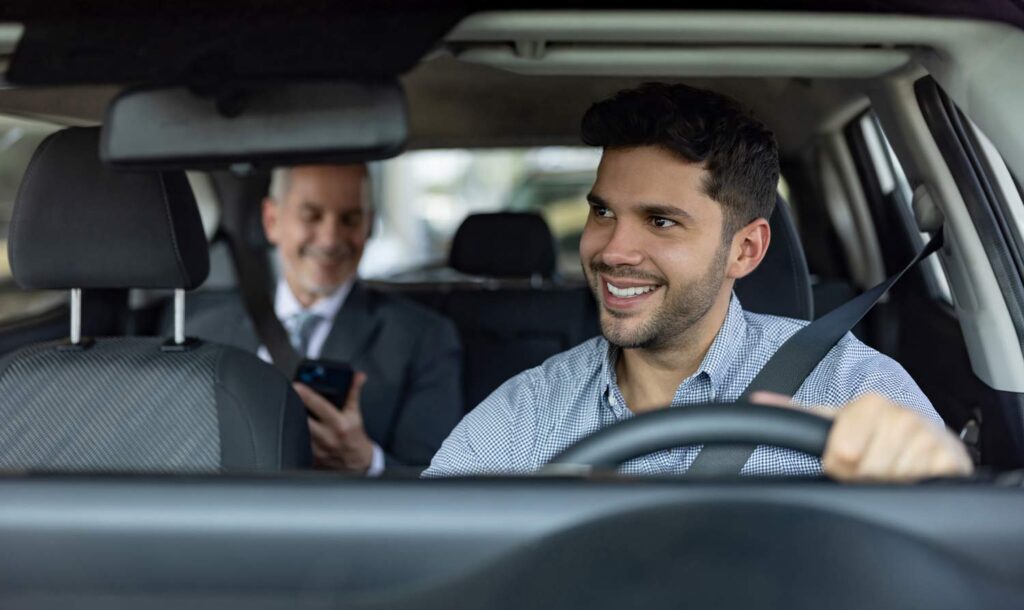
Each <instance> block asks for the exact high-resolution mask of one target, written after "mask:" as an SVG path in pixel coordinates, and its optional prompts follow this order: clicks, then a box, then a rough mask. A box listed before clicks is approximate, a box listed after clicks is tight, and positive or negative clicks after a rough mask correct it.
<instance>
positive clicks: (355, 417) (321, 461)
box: [292, 373, 373, 474]
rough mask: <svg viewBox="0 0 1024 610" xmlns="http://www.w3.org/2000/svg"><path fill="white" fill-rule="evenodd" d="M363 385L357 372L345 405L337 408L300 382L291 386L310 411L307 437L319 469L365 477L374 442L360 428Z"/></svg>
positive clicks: (361, 422)
mask: <svg viewBox="0 0 1024 610" xmlns="http://www.w3.org/2000/svg"><path fill="white" fill-rule="evenodd" d="M364 383H366V375H365V374H364V373H356V374H355V377H354V378H353V380H352V387H351V388H350V389H349V392H348V396H347V397H346V398H345V405H344V406H343V407H342V408H341V409H338V408H337V407H335V406H334V405H333V404H331V402H330V401H329V400H327V399H326V398H324V397H323V396H321V395H320V394H317V393H316V392H315V391H313V390H312V389H311V388H309V387H308V386H305V385H303V384H301V383H295V384H292V385H293V386H294V388H295V391H296V392H297V393H298V394H299V398H301V399H302V402H303V403H305V405H306V408H307V409H309V412H310V414H311V416H310V417H309V435H310V438H311V439H312V441H313V459H314V464H315V465H316V466H317V467H318V468H329V469H332V470H341V471H344V472H353V473H359V474H365V473H366V472H367V470H369V468H370V464H371V463H372V461H373V441H372V440H370V437H369V436H367V435H366V430H365V429H364V428H363V414H362V412H361V411H360V408H359V393H360V392H361V391H362V389H363V384H364Z"/></svg>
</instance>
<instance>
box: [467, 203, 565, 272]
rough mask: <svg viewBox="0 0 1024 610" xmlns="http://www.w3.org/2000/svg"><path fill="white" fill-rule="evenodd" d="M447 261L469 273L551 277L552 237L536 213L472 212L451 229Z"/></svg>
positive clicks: (553, 255) (553, 243)
mask: <svg viewBox="0 0 1024 610" xmlns="http://www.w3.org/2000/svg"><path fill="white" fill-rule="evenodd" d="M449 265H450V266H451V267H452V268H453V269H455V270H456V271H460V272H462V273H467V274H471V275H487V276H493V277H531V276H533V275H540V276H542V277H551V276H552V275H554V272H555V240H554V237H553V236H552V235H551V230H550V229H548V225H547V223H546V222H544V219H543V218H541V217H540V216H539V215H538V214H533V213H526V212H498V213H494V214H473V215H471V216H469V217H468V218H466V220H465V221H463V223H462V225H461V226H460V227H459V230H458V231H457V232H456V233H455V239H454V240H453V241H452V249H451V256H450V259H449Z"/></svg>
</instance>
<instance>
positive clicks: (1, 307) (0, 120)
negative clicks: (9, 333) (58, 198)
mask: <svg viewBox="0 0 1024 610" xmlns="http://www.w3.org/2000/svg"><path fill="white" fill-rule="evenodd" d="M55 129H56V127H54V126H51V125H47V124H45V123H37V122H34V121H26V120H21V119H15V118H10V117H0V323H4V322H8V321H11V320H16V319H18V318H23V317H28V316H32V315H34V314H38V313H41V312H43V311H46V310H48V309H52V308H53V307H55V306H57V305H59V304H61V303H63V302H64V301H66V300H67V294H66V293H65V292H64V291H26V290H21V289H20V288H18V287H17V285H16V284H15V283H14V278H13V277H11V265H10V262H9V261H8V259H7V237H8V231H9V230H10V222H11V212H12V211H13V210H14V200H15V198H16V197H17V194H18V187H19V185H20V184H21V177H22V175H23V174H24V173H25V168H26V167H27V166H28V162H29V159H31V157H32V153H34V152H35V150H36V146H38V145H39V142H41V141H42V140H43V138H45V137H46V136H47V135H48V134H49V133H51V132H52V131H54V130H55Z"/></svg>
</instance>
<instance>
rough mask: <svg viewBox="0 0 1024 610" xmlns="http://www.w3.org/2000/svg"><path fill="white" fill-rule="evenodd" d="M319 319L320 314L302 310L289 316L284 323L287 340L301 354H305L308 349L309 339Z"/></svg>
mask: <svg viewBox="0 0 1024 610" xmlns="http://www.w3.org/2000/svg"><path fill="white" fill-rule="evenodd" d="M319 321H320V316H318V315H316V314H315V313H312V312H309V311H305V310H303V311H300V312H298V313H296V314H293V315H292V316H290V317H289V318H288V320H287V323H286V324H285V326H286V327H287V329H288V340H289V341H291V344H292V347H294V348H295V350H296V351H297V352H299V354H301V355H302V356H305V355H306V352H307V350H308V349H309V340H310V338H311V337H312V336H313V329H315V328H316V324H317V322H319Z"/></svg>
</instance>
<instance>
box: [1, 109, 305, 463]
mask: <svg viewBox="0 0 1024 610" xmlns="http://www.w3.org/2000/svg"><path fill="white" fill-rule="evenodd" d="M98 138H99V130H98V129H82V128H74V129H68V130H64V131H61V132H57V133H56V134H54V135H52V136H50V137H49V138H47V139H46V140H44V142H43V143H42V144H41V145H40V148H39V150H38V151H37V153H36V155H35V156H34V157H33V159H32V161H31V163H30V164H29V169H28V171H27V172H26V176H25V178H24V180H23V183H22V188H21V190H20V192H19V194H18V199H17V201H16V203H15V211H14V217H13V223H12V231H11V242H10V250H11V252H12V257H11V258H12V268H13V272H14V276H15V280H16V281H18V282H19V284H21V285H23V286H25V287H43V288H51V289H54V288H86V289H88V288H127V287H135V286H145V287H152V288H186V287H193V286H196V285H198V284H200V283H202V281H203V279H204V278H205V276H206V274H207V270H208V258H207V252H206V239H205V236H204V235H203V233H202V227H201V224H200V223H199V216H198V210H197V209H196V206H195V201H194V200H193V199H192V194H191V191H190V190H189V189H188V188H187V182H186V181H185V177H184V174H183V173H182V172H165V173H156V172H135V173H123V172H115V171H112V170H110V169H108V168H106V167H104V166H103V165H102V164H100V162H99V159H98V154H97V150H98ZM183 186H184V188H183ZM54 216H57V217H59V220H57V219H53V217H54ZM69 228H70V229H71V230H73V231H75V232H76V235H75V236H74V237H73V238H70V239H69V238H67V236H66V235H65V236H63V237H62V231H66V230H68V229H69ZM310 463H311V454H310V442H309V430H308V428H307V426H306V414H305V409H304V407H303V405H302V403H301V401H300V400H299V398H298V396H297V395H296V394H295V392H294V391H293V390H292V388H291V385H290V383H289V381H288V380H287V379H286V378H285V377H284V376H283V375H282V374H281V373H279V372H278V371H277V370H276V369H274V368H273V367H271V366H269V365H267V364H266V363H264V362H262V361H261V360H259V359H258V358H256V357H255V356H253V355H251V354H248V353H246V352H243V351H241V350H237V349H235V348H232V347H227V346H223V345H218V344H215V343H209V342H199V341H190V342H188V343H187V344H186V345H181V346H179V345H171V344H169V343H168V342H167V341H165V340H163V339H161V338H105V339H96V340H94V341H86V342H83V344H81V345H75V346H72V345H69V344H68V343H67V342H56V343H46V344H38V345H32V346H29V347H26V348H23V349H20V350H18V351H15V352H13V353H11V354H8V355H7V356H6V357H4V358H3V359H2V360H0V468H4V469H30V470H62V471H68V470H85V471H174V472H179V471H185V472H193V471H277V470H282V469H293V468H303V467H308V466H309V465H310Z"/></svg>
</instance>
